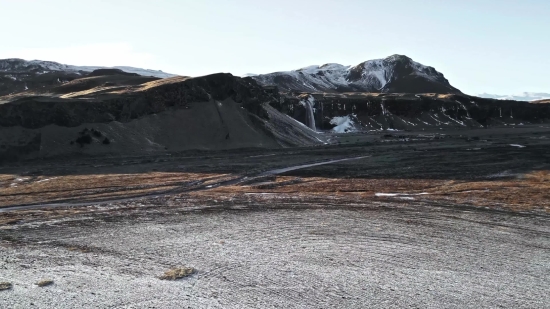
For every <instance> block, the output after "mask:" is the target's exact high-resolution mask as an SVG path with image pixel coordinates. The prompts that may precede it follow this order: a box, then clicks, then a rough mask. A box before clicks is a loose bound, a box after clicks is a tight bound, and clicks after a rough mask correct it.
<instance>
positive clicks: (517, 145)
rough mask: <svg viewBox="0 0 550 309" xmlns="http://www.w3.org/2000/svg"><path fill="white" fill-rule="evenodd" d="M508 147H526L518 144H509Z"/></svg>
mask: <svg viewBox="0 0 550 309" xmlns="http://www.w3.org/2000/svg"><path fill="white" fill-rule="evenodd" d="M510 146H512V147H517V148H525V147H527V146H523V145H519V144H510Z"/></svg>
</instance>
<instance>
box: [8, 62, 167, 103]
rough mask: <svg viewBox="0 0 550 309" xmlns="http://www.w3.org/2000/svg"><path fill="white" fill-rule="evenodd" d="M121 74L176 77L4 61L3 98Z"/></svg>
mask: <svg viewBox="0 0 550 309" xmlns="http://www.w3.org/2000/svg"><path fill="white" fill-rule="evenodd" d="M104 69H109V70H120V71H123V72H126V73H131V74H137V75H140V76H147V77H154V78H167V77H173V76H176V75H174V74H169V73H165V72H162V71H155V70H147V69H140V68H134V67H126V66H117V67H113V68H107V67H99V66H74V65H66V64H61V63H57V62H52V61H41V60H32V61H27V60H23V59H3V60H0V96H2V95H8V94H12V93H18V92H22V91H27V90H40V89H43V88H48V87H51V86H55V85H61V84H64V83H67V82H70V81H72V80H74V79H78V78H82V77H86V76H88V75H89V74H90V73H91V72H93V71H96V70H104Z"/></svg>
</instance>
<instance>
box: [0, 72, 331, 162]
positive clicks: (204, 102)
mask: <svg viewBox="0 0 550 309" xmlns="http://www.w3.org/2000/svg"><path fill="white" fill-rule="evenodd" d="M102 73H104V74H106V75H99V76H90V77H84V78H80V79H74V80H72V81H70V82H67V83H64V84H59V85H53V86H50V87H44V88H43V89H42V88H41V89H40V91H37V90H34V91H33V90H28V91H25V92H22V93H17V94H13V95H8V96H0V163H1V162H2V161H11V160H16V159H22V158H41V157H51V156H69V155H81V154H85V155H100V154H103V155H113V154H116V155H119V154H135V153H150V152H153V153H157V152H158V153H162V152H166V151H169V152H172V151H183V150H190V149H213V150H218V149H231V148H250V147H255V148H257V147H261V148H278V147H287V146H308V145H317V144H323V143H324V142H325V141H324V140H325V138H324V137H323V136H321V135H319V134H317V133H316V132H314V131H312V130H310V129H308V128H306V127H305V126H303V125H301V124H300V123H299V122H298V121H295V120H294V119H292V118H291V117H288V116H286V115H284V114H282V113H280V112H279V111H278V110H277V109H276V108H274V107H278V108H280V102H281V98H280V97H279V95H278V93H274V92H270V91H267V90H266V89H264V88H263V87H261V86H260V85H258V84H257V83H256V82H255V81H253V80H249V79H243V78H239V77H234V76H232V75H231V74H213V75H209V76H203V77H197V78H190V77H182V76H178V77H172V78H164V79H158V78H155V77H144V76H134V75H133V74H115V73H118V72H116V71H110V70H109V71H96V72H95V73H94V74H92V75H98V74H102ZM273 106H274V107H273Z"/></svg>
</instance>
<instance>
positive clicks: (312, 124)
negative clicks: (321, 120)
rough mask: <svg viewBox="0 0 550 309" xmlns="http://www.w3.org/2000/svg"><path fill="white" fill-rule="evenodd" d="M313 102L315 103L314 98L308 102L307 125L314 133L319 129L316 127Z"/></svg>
mask: <svg viewBox="0 0 550 309" xmlns="http://www.w3.org/2000/svg"><path fill="white" fill-rule="evenodd" d="M311 101H314V100H313V98H308V99H307V100H306V106H305V107H306V125H307V126H308V127H309V128H310V129H312V130H313V131H317V128H316V127H315V114H314V113H313V106H312V104H311ZM314 102H315V101H314Z"/></svg>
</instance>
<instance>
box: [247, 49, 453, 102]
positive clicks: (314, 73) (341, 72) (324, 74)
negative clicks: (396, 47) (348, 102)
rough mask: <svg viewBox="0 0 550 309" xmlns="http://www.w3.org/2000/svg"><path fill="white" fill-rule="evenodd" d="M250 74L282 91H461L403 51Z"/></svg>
mask: <svg viewBox="0 0 550 309" xmlns="http://www.w3.org/2000/svg"><path fill="white" fill-rule="evenodd" d="M250 78H252V79H254V80H256V81H257V82H258V83H260V84H262V85H264V86H277V87H278V88H279V89H280V90H281V91H284V92H288V91H299V92H329V93H343V92H374V93H454V94H459V93H461V92H460V90H458V89H456V88H454V87H453V86H451V84H450V83H449V81H448V80H447V79H446V78H445V77H444V76H443V74H441V73H440V72H438V71H436V70H435V69H434V68H433V67H429V66H425V65H423V64H420V63H418V62H415V61H413V60H412V59H411V58H409V57H407V56H402V55H393V56H390V57H387V58H385V59H376V60H369V61H365V62H363V63H360V64H358V65H356V66H345V65H341V64H337V63H328V64H324V65H321V66H317V65H314V66H309V67H305V68H302V69H298V70H294V71H287V72H275V73H270V74H263V75H256V76H251V77H250Z"/></svg>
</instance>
